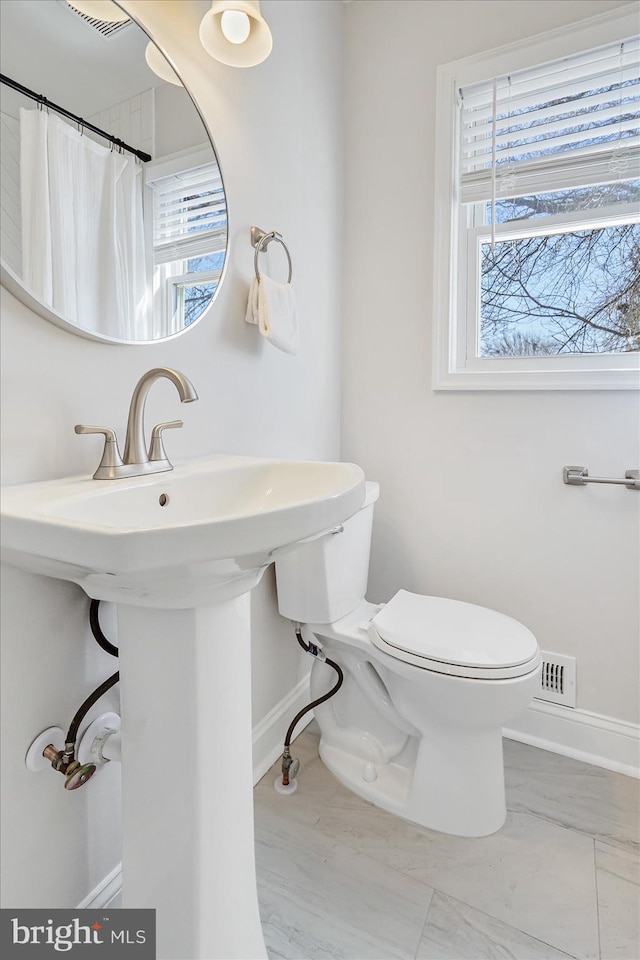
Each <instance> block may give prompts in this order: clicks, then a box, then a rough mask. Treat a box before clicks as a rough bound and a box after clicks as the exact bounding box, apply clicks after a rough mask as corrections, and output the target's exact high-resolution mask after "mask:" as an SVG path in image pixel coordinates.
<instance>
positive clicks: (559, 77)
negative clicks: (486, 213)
mask: <svg viewBox="0 0 640 960" xmlns="http://www.w3.org/2000/svg"><path fill="white" fill-rule="evenodd" d="M459 94H460V100H459V105H460V166H459V187H460V199H461V201H462V202H463V203H477V202H478V201H484V200H488V199H491V197H492V196H497V197H499V198H503V197H517V196H525V195H527V194H530V193H544V192H550V191H554V190H563V189H568V188H572V187H585V186H589V185H591V184H598V183H612V182H615V181H617V180H628V179H632V178H636V177H640V38H639V37H634V38H632V39H630V40H627V41H625V42H624V43H622V44H621V43H615V44H611V45H609V46H607V47H602V48H599V49H597V50H591V51H588V52H587V53H582V54H580V55H578V56H572V57H567V58H566V59H563V60H557V61H554V62H552V63H547V64H545V65H543V66H540V67H535V68H533V69H528V70H521V71H517V72H514V73H512V74H510V75H509V76H502V77H496V78H495V79H493V80H488V81H485V82H483V83H479V84H474V85H470V86H468V87H464V88H463V89H461V90H460V91H459Z"/></svg>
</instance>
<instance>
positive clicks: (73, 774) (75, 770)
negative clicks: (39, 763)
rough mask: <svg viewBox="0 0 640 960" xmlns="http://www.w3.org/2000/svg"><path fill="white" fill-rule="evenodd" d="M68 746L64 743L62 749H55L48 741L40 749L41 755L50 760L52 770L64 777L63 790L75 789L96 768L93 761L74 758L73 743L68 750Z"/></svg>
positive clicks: (82, 784) (88, 777) (85, 780)
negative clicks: (87, 761)
mask: <svg viewBox="0 0 640 960" xmlns="http://www.w3.org/2000/svg"><path fill="white" fill-rule="evenodd" d="M68 747H69V745H68V744H66V745H65V749H64V750H57V749H56V748H55V746H54V745H53V744H52V743H50V744H48V745H47V746H46V747H45V748H44V750H43V751H42V756H43V757H46V759H47V760H50V761H51V766H52V767H53V769H54V770H57V771H58V773H61V774H63V776H65V777H66V780H65V782H64V788H65V790H77V789H78V787H83V786H84V785H85V783H86V782H87V780H90V779H91V777H92V776H93V775H94V773H95V772H96V769H97V768H96V765H95V763H80V761H79V760H76V758H75V753H74V745H73V744H71V749H70V750H69V749H68Z"/></svg>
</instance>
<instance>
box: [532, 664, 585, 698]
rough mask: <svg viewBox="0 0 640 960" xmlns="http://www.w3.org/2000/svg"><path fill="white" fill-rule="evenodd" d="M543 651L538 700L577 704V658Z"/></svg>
mask: <svg viewBox="0 0 640 960" xmlns="http://www.w3.org/2000/svg"><path fill="white" fill-rule="evenodd" d="M541 653H542V672H541V674H540V687H539V689H538V692H537V693H536V694H535V699H536V700H547V701H548V702H550V703H561V704H562V705H563V706H565V707H575V705H576V658H575V657H565V656H563V655H562V654H559V653H545V652H544V650H543V651H541Z"/></svg>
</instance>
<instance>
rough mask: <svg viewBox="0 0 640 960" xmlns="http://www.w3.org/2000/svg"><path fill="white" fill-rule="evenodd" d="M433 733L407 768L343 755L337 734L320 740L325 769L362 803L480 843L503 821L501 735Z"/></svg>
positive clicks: (498, 827) (499, 731)
mask: <svg viewBox="0 0 640 960" xmlns="http://www.w3.org/2000/svg"><path fill="white" fill-rule="evenodd" d="M456 732H457V736H452V735H451V733H450V732H448V731H446V730H438V731H433V732H432V735H431V736H429V737H428V738H427V737H425V738H423V739H422V740H420V742H419V744H418V749H417V756H416V759H415V762H414V764H413V765H412V766H410V767H409V766H405V765H403V764H401V763H398V762H390V763H382V764H373V763H371V762H370V761H364V760H363V759H362V758H361V757H357V756H355V755H354V754H353V753H351V752H349V751H348V750H345V749H343V748H342V747H341V745H340V743H339V732H338V736H337V737H336V731H333V732H332V734H331V735H329V736H328V737H321V739H320V747H319V753H320V757H321V759H322V761H323V762H324V764H325V766H326V767H327V768H328V769H329V770H330V771H331V772H332V773H333V774H334V776H335V777H337V779H338V780H339V781H340V782H341V783H342V784H343V785H344V786H345V787H347V788H348V789H349V790H352V791H353V792H354V793H356V794H357V795H358V796H360V797H362V798H363V799H364V800H368V801H369V802H370V803H373V804H375V805H376V806H377V807H381V808H382V809H383V810H388V811H389V812H390V813H394V814H396V815H397V816H399V817H402V818H403V819H405V820H409V821H410V822H412V823H416V824H418V825H420V826H422V827H428V828H429V829H430V830H437V831H438V832H440V833H449V834H453V835H454V836H459V837H485V836H488V835H489V834H492V833H495V832H496V831H497V830H499V829H500V828H501V827H502V826H503V825H504V822H505V819H506V815H507V812H506V803H505V792H504V768H503V755H502V731H501V730H499V729H498V730H486V729H485V730H481V731H478V732H475V731H465V733H464V736H463V735H462V732H461V731H460V730H458V731H456Z"/></svg>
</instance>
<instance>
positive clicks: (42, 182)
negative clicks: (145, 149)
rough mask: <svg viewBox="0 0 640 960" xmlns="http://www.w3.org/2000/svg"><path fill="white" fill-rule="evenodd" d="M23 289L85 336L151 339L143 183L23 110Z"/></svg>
mask: <svg viewBox="0 0 640 960" xmlns="http://www.w3.org/2000/svg"><path fill="white" fill-rule="evenodd" d="M20 181H21V183H20V188H21V197H22V239H23V277H22V279H23V281H24V283H25V284H26V286H27V287H29V288H30V289H31V290H32V291H33V292H34V293H35V294H36V296H38V297H39V298H40V299H41V300H42V301H43V302H44V303H45V304H47V305H48V306H51V307H53V309H54V310H55V311H56V312H57V313H59V314H60V315H61V316H62V317H64V318H65V319H66V320H69V321H70V322H71V323H74V324H76V325H78V326H80V327H82V328H83V329H85V330H88V331H91V332H94V333H102V334H105V335H107V336H109V337H114V338H119V339H120V338H121V339H127V340H130V339H133V340H142V339H145V338H147V337H148V336H149V333H148V322H147V284H146V268H145V254H144V225H143V218H142V174H141V171H140V169H139V167H138V166H137V164H136V161H135V159H134V158H133V157H129V156H124V155H122V154H119V153H117V152H114V151H112V150H111V149H110V148H108V147H104V146H103V145H102V144H98V143H95V142H94V141H93V140H91V139H90V138H89V137H88V136H83V135H82V134H80V133H79V132H78V131H77V130H76V129H75V128H74V127H71V126H69V124H68V123H65V122H64V121H63V120H61V119H59V118H58V117H57V116H53V115H49V114H47V113H46V112H45V111H41V110H24V109H21V110H20Z"/></svg>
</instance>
